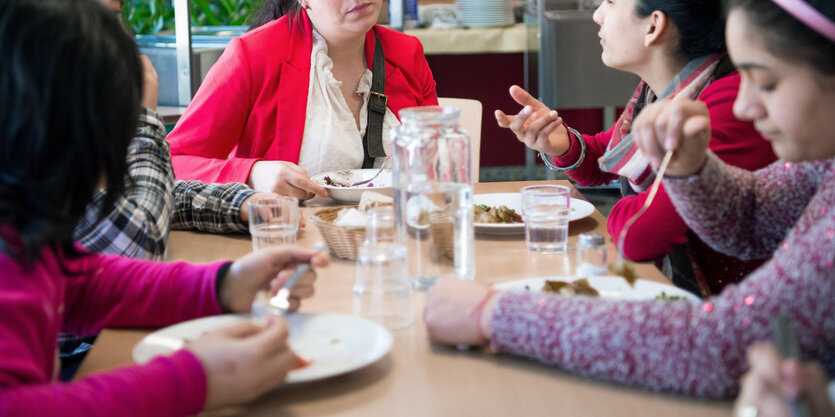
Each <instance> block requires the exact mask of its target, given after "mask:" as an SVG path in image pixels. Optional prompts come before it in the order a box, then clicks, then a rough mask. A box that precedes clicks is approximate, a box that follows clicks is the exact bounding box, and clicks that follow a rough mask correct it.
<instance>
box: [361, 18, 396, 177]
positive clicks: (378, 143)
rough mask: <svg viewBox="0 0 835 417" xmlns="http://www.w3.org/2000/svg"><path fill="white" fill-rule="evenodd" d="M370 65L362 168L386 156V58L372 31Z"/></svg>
mask: <svg viewBox="0 0 835 417" xmlns="http://www.w3.org/2000/svg"><path fill="white" fill-rule="evenodd" d="M371 65H372V67H371V91H370V92H369V93H368V124H367V125H366V126H365V136H363V138H362V149H363V151H364V153H365V159H364V160H363V162H362V167H363V168H373V167H374V158H379V157H381V156H386V150H385V149H384V148H383V118H384V117H385V115H386V106H387V105H388V100H389V98H388V96H387V95H386V60H385V55H384V53H383V45H382V44H381V43H380V38H379V37H378V36H377V32H374V59H373V61H372V62H371Z"/></svg>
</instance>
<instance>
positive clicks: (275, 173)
mask: <svg viewBox="0 0 835 417" xmlns="http://www.w3.org/2000/svg"><path fill="white" fill-rule="evenodd" d="M247 185H249V186H250V188H252V189H253V190H255V191H261V192H265V193H276V194H279V195H286V196H290V197H296V198H298V199H299V200H309V199H311V198H313V197H315V196H317V195H318V196H321V197H327V196H328V191H327V190H326V189H325V188H324V187H322V186H321V185H319V184H317V183H316V182H314V181H313V180H311V179H310V175H308V174H307V172H305V170H303V169H302V168H301V167H300V166H298V165H296V164H294V163H292V162H287V161H258V162H256V163H255V164H254V165H252V171H250V173H249V179H248V180H247Z"/></svg>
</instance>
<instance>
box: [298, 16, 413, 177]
mask: <svg viewBox="0 0 835 417" xmlns="http://www.w3.org/2000/svg"><path fill="white" fill-rule="evenodd" d="M310 61H311V62H310V63H311V65H310V89H309V91H308V93H307V115H306V117H305V123H304V136H303V137H302V148H301V152H300V154H299V166H300V167H302V168H303V169H304V170H305V171H307V173H308V174H309V175H316V174H318V173H320V172H326V171H338V170H342V169H353V168H362V161H363V158H364V153H363V150H362V138H363V135H365V129H366V125H367V124H368V92H369V91H371V77H372V74H371V70H370V69H366V70H365V74H363V76H362V79H360V82H359V85H358V86H357V90H356V92H357V94H359V95H361V96H362V97H363V105H362V108H361V109H360V115H359V121H360V129H357V123H356V121H355V120H354V115H353V113H351V109H350V108H349V107H348V102H346V101H345V97H343V96H342V91H341V90H340V89H339V87H340V86H341V85H342V81H339V80H337V79H336V78H334V77H333V72H331V69H332V68H333V61H332V60H331V58H330V57H329V56H328V45H327V44H326V43H325V39H324V38H323V37H322V35H320V34H319V33H318V32H316V30H313V51H312V52H311V54H310ZM399 126H400V122H399V121H398V120H397V117H395V115H394V113H392V112H391V110H390V109H388V108H387V109H386V115H385V116H384V117H383V149H384V150H385V151H386V155H391V133H390V131H391V129H393V128H396V127H399ZM385 159H386V158H384V157H381V158H376V159H375V161H374V166H375V167H379V166H381V165H382V163H383V161H385ZM388 165H391V163H388Z"/></svg>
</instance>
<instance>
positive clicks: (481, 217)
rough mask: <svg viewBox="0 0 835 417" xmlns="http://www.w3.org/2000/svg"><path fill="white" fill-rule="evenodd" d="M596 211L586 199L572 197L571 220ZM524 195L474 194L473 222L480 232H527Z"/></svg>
mask: <svg viewBox="0 0 835 417" xmlns="http://www.w3.org/2000/svg"><path fill="white" fill-rule="evenodd" d="M592 213H594V206H593V205H592V204H591V203H589V202H588V201H585V200H580V199H579V198H572V199H571V203H570V205H569V221H574V220H579V219H582V218H585V217H588V216H591V215H592ZM521 214H522V195H521V194H519V193H495V194H476V195H474V196H473V223H474V226H475V231H476V232H478V233H488V234H494V235H520V234H523V233H525V223H524V220H523V219H522V216H521Z"/></svg>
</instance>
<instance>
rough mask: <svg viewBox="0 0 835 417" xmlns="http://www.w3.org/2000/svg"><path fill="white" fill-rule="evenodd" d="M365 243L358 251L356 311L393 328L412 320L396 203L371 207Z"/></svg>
mask: <svg viewBox="0 0 835 417" xmlns="http://www.w3.org/2000/svg"><path fill="white" fill-rule="evenodd" d="M367 216H368V217H367V218H366V222H367V223H366V229H365V230H366V234H365V243H363V245H362V246H361V247H360V248H359V250H358V251H357V279H356V283H355V284H354V314H356V315H358V316H360V317H365V318H367V319H370V320H373V321H376V322H378V323H380V324H382V325H383V326H385V327H387V328H389V329H399V328H402V327H406V326H408V325H410V324H412V321H413V320H414V312H413V305H412V288H411V285H410V283H409V268H408V263H407V261H406V248H405V247H404V246H403V245H401V244H399V243H397V242H395V227H394V224H395V220H394V209H393V208H392V207H376V208H373V209H371V210H369V211H368V213H367Z"/></svg>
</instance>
